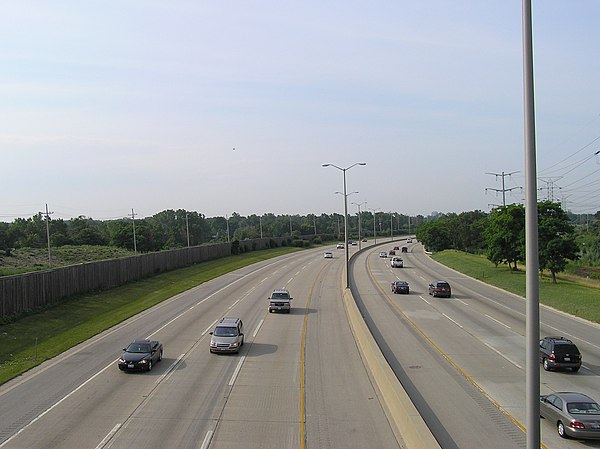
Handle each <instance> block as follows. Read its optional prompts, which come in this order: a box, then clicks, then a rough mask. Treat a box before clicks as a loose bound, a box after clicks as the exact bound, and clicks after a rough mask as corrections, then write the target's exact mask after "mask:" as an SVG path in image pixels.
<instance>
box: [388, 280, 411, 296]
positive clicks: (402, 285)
mask: <svg viewBox="0 0 600 449" xmlns="http://www.w3.org/2000/svg"><path fill="white" fill-rule="evenodd" d="M409 290H410V289H409V287H408V282H406V281H394V282H392V293H404V294H407V295H408V293H409Z"/></svg>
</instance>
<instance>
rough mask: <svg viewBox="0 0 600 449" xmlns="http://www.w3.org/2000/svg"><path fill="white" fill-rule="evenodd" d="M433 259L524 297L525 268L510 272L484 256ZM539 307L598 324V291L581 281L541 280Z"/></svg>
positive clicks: (437, 255)
mask: <svg viewBox="0 0 600 449" xmlns="http://www.w3.org/2000/svg"><path fill="white" fill-rule="evenodd" d="M432 258H433V259H434V260H436V261H438V262H440V263H442V264H444V265H446V266H448V267H450V268H453V269H454V270H456V271H458V272H460V273H464V274H466V275H467V276H470V277H472V278H475V279H479V280H480V281H483V282H485V283H486V284H490V285H494V286H496V287H499V288H501V289H503V290H507V291H509V292H511V293H514V294H516V295H519V296H523V297H525V277H526V276H525V274H526V273H525V268H524V266H521V269H520V270H518V271H510V270H509V269H508V267H507V266H506V265H499V266H497V267H496V266H495V265H494V264H493V263H491V262H490V261H489V260H488V259H487V258H486V257H485V256H480V255H474V254H468V253H463V252H460V251H455V250H445V251H441V252H439V253H435V254H433V255H432ZM539 279H540V283H539V285H540V303H542V304H545V305H548V306H551V307H554V308H555V309H558V310H562V311H563V312H566V313H569V314H571V315H575V316H578V317H580V318H585V319H586V320H589V321H594V322H596V323H600V289H599V288H597V287H594V286H592V285H586V283H585V281H584V280H581V281H574V280H570V279H565V278H562V277H560V276H559V278H558V279H557V283H556V284H553V283H552V279H551V277H550V276H547V275H542V276H541V277H540V278H539Z"/></svg>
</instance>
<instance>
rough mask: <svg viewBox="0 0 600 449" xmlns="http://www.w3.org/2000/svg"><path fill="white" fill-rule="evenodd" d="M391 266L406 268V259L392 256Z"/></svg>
mask: <svg viewBox="0 0 600 449" xmlns="http://www.w3.org/2000/svg"><path fill="white" fill-rule="evenodd" d="M390 266H391V267H392V268H404V261H403V260H402V257H392V262H391V263H390Z"/></svg>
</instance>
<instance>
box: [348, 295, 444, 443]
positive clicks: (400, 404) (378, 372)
mask: <svg viewBox="0 0 600 449" xmlns="http://www.w3.org/2000/svg"><path fill="white" fill-rule="evenodd" d="M343 291H344V294H343V301H344V307H345V309H346V314H347V316H348V321H349V322H350V327H351V328H352V333H353V334H354V339H355V340H356V344H357V346H358V348H359V351H360V354H361V357H362V359H363V362H364V364H365V366H366V368H367V370H368V371H369V373H370V375H371V378H372V381H373V383H374V385H375V388H376V390H377V393H378V395H379V400H380V402H381V404H382V405H383V408H384V410H385V413H386V415H387V417H388V420H389V421H390V423H391V425H392V428H393V430H394V434H395V435H396V439H397V440H398V443H399V445H400V446H401V447H403V448H406V449H440V445H439V443H438V442H437V440H436V439H435V438H434V437H433V434H432V433H431V431H430V430H429V428H428V427H427V425H426V424H425V421H423V418H422V417H421V415H420V414H419V412H418V411H417V409H416V408H415V406H414V404H413V403H412V401H411V399H410V398H409V397H408V394H407V393H406V391H404V388H403V387H402V384H401V383H400V381H398V379H397V377H396V375H395V374H394V372H393V371H392V369H391V368H390V366H389V365H388V363H387V361H386V360H385V358H384V356H383V354H382V353H381V350H380V349H379V346H377V343H376V342H375V339H374V338H373V335H372V334H371V332H370V331H369V328H368V327H367V324H366V323H365V321H364V320H363V317H362V315H361V314H360V311H359V310H358V306H357V305H356V302H355V300H354V297H353V295H352V292H351V291H350V289H343Z"/></svg>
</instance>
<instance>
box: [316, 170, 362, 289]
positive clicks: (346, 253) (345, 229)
mask: <svg viewBox="0 0 600 449" xmlns="http://www.w3.org/2000/svg"><path fill="white" fill-rule="evenodd" d="M356 165H367V163H366V162H356V163H354V164H352V165H350V166H349V167H346V168H342V167H338V166H337V165H335V164H322V167H333V168H337V169H338V170H340V171H341V172H342V173H343V174H344V193H343V195H344V253H345V257H346V288H350V279H349V277H348V195H347V194H346V171H348V170H350V169H351V168H352V167H354V166H356Z"/></svg>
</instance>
